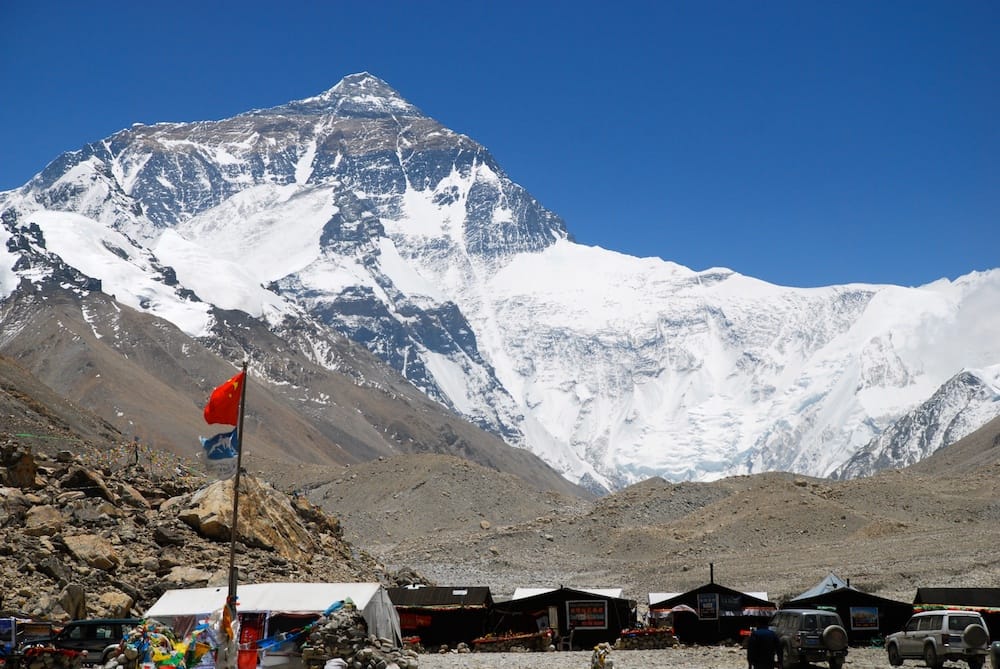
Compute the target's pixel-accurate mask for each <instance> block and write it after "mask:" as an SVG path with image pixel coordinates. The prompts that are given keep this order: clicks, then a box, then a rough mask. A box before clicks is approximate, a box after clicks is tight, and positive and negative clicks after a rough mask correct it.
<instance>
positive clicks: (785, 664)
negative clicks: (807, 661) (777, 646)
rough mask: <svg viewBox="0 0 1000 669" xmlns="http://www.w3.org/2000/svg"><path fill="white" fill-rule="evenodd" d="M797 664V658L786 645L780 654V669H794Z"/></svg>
mask: <svg viewBox="0 0 1000 669" xmlns="http://www.w3.org/2000/svg"><path fill="white" fill-rule="evenodd" d="M798 664H799V663H798V658H796V657H795V656H794V655H793V654H792V648H791V646H788V645H786V646H785V647H784V648H783V649H782V653H781V669H795V667H797V666H798Z"/></svg>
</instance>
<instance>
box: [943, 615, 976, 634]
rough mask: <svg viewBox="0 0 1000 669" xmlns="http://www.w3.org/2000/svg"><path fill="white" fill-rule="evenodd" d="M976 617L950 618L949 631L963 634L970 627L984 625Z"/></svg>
mask: <svg viewBox="0 0 1000 669" xmlns="http://www.w3.org/2000/svg"><path fill="white" fill-rule="evenodd" d="M982 624H983V623H982V622H981V621H980V620H979V618H977V617H976V616H948V629H949V630H952V631H955V632H961V631H962V630H964V629H965V628H966V627H968V626H969V625H982Z"/></svg>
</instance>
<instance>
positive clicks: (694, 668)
mask: <svg viewBox="0 0 1000 669" xmlns="http://www.w3.org/2000/svg"><path fill="white" fill-rule="evenodd" d="M590 656H591V653H590V652H589V651H573V652H558V653H464V654H459V653H445V654H443V655H440V654H427V655H421V656H420V669H590ZM609 658H610V659H611V660H613V661H614V669H664V668H667V667H669V669H745V667H746V666H747V661H746V655H745V653H744V651H743V650H742V649H740V648H732V647H714V646H707V647H695V646H690V647H684V646H682V647H681V648H674V649H668V650H613V651H611V655H610V656H609ZM809 666H810V667H815V668H818V669H826V664H817V665H809ZM844 666H845V667H846V668H847V669H875V668H876V667H878V668H880V669H882V668H888V667H889V662H888V660H887V659H886V656H885V651H884V650H882V649H881V648H852V649H851V650H850V651H849V652H848V655H847V663H846V664H845V665H844ZM946 666H949V667H959V666H961V667H965V666H966V665H965V664H961V665H959V664H955V663H949V664H948V665H946Z"/></svg>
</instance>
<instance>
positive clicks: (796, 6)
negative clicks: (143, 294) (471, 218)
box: [0, 0, 1000, 286]
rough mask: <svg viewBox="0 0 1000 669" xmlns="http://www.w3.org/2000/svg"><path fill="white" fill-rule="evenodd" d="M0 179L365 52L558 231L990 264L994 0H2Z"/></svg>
mask: <svg viewBox="0 0 1000 669" xmlns="http://www.w3.org/2000/svg"><path fill="white" fill-rule="evenodd" d="M0 25H3V26H4V38H3V40H0V91H2V93H3V97H2V99H0V190H6V189H10V188H15V187H17V186H20V185H21V184H23V183H24V182H26V181H27V180H28V179H30V178H31V176H32V175H34V174H35V173H37V172H38V171H40V170H41V169H42V168H43V167H44V166H45V165H46V164H47V163H48V162H49V161H51V160H52V159H54V158H55V157H56V156H58V155H59V154H60V153H61V152H63V151H67V150H73V149H76V148H79V147H80V146H82V145H84V144H86V143H87V142H90V141H94V140H97V139H100V138H103V137H106V136H108V135H110V134H112V133H113V132H115V131H117V130H119V129H121V128H124V127H127V126H129V125H131V124H132V123H134V122H142V123H155V122H158V121H195V120H209V119H218V118H225V117H228V116H232V115H234V114H237V113H239V112H242V111H246V110H248V109H252V108H261V107H269V106H273V105H277V104H281V103H284V102H287V101H289V100H293V99H299V98H303V97H307V96H311V95H315V94H317V93H319V92H321V91H323V90H326V89H327V88H330V87H331V86H333V85H334V84H336V83H337V81H339V80H340V79H341V78H342V77H343V76H345V75H347V74H351V73H354V72H360V71H368V72H371V73H372V74H375V75H376V76H379V77H381V78H382V79H384V80H385V81H386V82H388V83H389V84H390V85H391V86H393V87H394V88H395V89H396V90H397V91H399V92H400V94H401V95H402V96H403V97H405V98H406V99H407V100H409V101H410V102H412V103H413V104H415V105H417V106H418V107H420V108H421V109H422V110H423V111H424V112H425V113H426V114H428V115H429V116H432V117H434V118H436V119H438V120H439V121H441V122H442V123H443V124H445V125H446V126H448V127H450V128H452V129H453V130H456V131H458V132H462V133H464V134H467V135H469V136H470V137H472V138H473V139H475V140H477V141H479V142H480V143H482V144H483V145H485V146H486V147H487V148H488V149H489V150H490V151H491V152H492V153H493V154H494V156H495V157H496V158H497V160H498V161H499V163H500V164H501V166H503V168H504V169H505V170H506V171H507V173H508V175H509V176H510V177H511V178H512V179H513V180H514V181H516V182H518V183H520V184H522V185H523V186H525V187H526V188H527V189H528V190H529V192H531V193H532V194H533V195H534V196H535V197H536V198H538V200H539V201H541V202H542V204H543V205H545V206H546V207H548V208H549V209H551V210H553V211H555V212H556V213H557V214H559V215H560V216H562V217H563V218H564V219H565V220H566V222H567V226H568V228H569V230H570V232H571V233H572V234H573V235H574V236H575V238H576V239H577V241H579V242H581V243H584V244H592V245H599V246H603V247H605V248H608V249H614V250H617V251H622V252H625V253H629V254H632V255H641V256H647V255H656V256H660V257H662V258H665V259H667V260H672V261H675V262H678V263H681V264H683V265H686V266H688V267H691V268H693V269H706V268H709V267H715V266H722V267H729V268H731V269H733V270H735V271H738V272H740V273H743V274H747V275H750V276H755V277H758V278H761V279H764V280H767V281H771V282H774V283H778V284H782V285H791V286H820V285H830V284H840V283H849V282H856V281H857V282H870V283H895V284H901V285H920V284H923V283H927V282H929V281H933V280H935V279H938V278H941V277H947V278H955V277H957V276H960V275H962V274H965V273H968V272H970V271H973V270H983V269H990V268H996V267H1000V120H998V119H1000V75H998V71H1000V3H998V2H996V0H989V1H982V2H980V1H974V0H968V1H966V0H957V1H954V2H946V1H944V0H941V1H939V2H923V1H920V0H913V1H905V2H904V1H889V0H865V1H863V2H860V1H851V0H846V1H838V2H819V1H811V0H798V1H796V2H780V1H774V2H756V1H755V2H750V1H746V2H717V1H712V0H706V1H690V2H688V1H673V2H671V1H662V2H591V1H588V0H573V1H561V0H560V1H551V2H545V1H544V0H533V1H531V2H528V1H520V0H509V1H505V2H485V1H483V2H476V1H466V2H453V1H447V2H446V1H435V0H421V1H419V2H418V1H415V0H413V1H409V2H402V1H383V2H378V1H373V0H369V1H358V2H334V1H326V2H318V1H317V2H301V1H297V0H286V1H283V2H280V3H278V2H257V1H255V0H244V1H242V2H223V1H214V2H213V1H205V0H202V1H199V2H191V1H189V0H178V1H176V2H170V3H161V2H134V1H129V2H101V1H100V0H97V1H95V2H88V3H81V2H78V1H75V2H53V1H50V0H37V1H32V2H0Z"/></svg>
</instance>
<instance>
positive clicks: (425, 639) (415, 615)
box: [389, 586, 493, 649]
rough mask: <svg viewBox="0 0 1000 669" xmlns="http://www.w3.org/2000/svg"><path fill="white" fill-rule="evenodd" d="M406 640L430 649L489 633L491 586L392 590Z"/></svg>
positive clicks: (491, 604) (452, 646)
mask: <svg viewBox="0 0 1000 669" xmlns="http://www.w3.org/2000/svg"><path fill="white" fill-rule="evenodd" d="M389 599H391V600H392V605H393V606H394V607H396V612H397V613H398V614H399V626H400V628H401V629H402V631H403V636H404V637H419V638H420V644H421V645H422V646H423V647H424V648H427V649H432V648H438V647H440V646H442V645H446V646H448V647H449V648H454V647H455V646H457V645H458V644H459V643H462V642H464V643H471V642H472V640H473V639H475V638H477V637H480V636H482V635H483V634H485V633H486V629H487V628H486V625H487V622H488V619H489V615H490V611H492V609H493V597H492V595H491V594H490V589H489V588H488V587H478V586H477V587H452V588H447V587H429V586H421V587H416V588H414V587H407V588H389Z"/></svg>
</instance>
